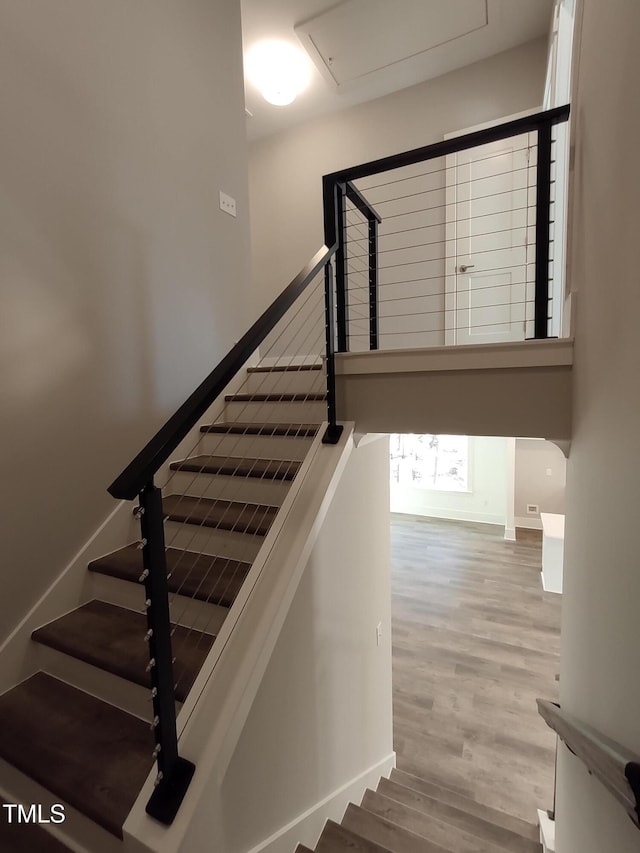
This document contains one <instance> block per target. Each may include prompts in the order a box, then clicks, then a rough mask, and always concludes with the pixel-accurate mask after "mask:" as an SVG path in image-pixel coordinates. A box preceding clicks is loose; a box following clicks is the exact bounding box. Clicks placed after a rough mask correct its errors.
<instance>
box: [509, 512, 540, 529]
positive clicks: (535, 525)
mask: <svg viewBox="0 0 640 853" xmlns="http://www.w3.org/2000/svg"><path fill="white" fill-rule="evenodd" d="M515 523H516V527H525V528H527V529H528V530H542V522H541V521H540V518H539V517H537V516H535V515H519V516H517V517H516V519H515Z"/></svg>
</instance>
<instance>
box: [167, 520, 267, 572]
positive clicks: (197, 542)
mask: <svg viewBox="0 0 640 853" xmlns="http://www.w3.org/2000/svg"><path fill="white" fill-rule="evenodd" d="M164 536H165V542H166V544H167V546H170V547H171V548H186V549H187V550H189V551H195V552H196V553H197V554H200V553H202V554H212V555H214V556H219V557H230V558H231V559H232V560H244V561H245V562H247V563H252V562H253V561H254V560H255V558H256V555H257V553H258V551H259V550H260V548H261V546H262V542H263V540H264V537H263V536H253V535H251V534H249V533H235V532H234V531H231V530H216V529H215V528H211V527H200V526H198V525H195V524H183V523H182V522H178V521H167V522H165V527H164Z"/></svg>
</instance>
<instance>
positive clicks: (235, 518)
mask: <svg viewBox="0 0 640 853" xmlns="http://www.w3.org/2000/svg"><path fill="white" fill-rule="evenodd" d="M162 506H163V511H164V514H165V516H166V517H168V518H169V519H170V520H171V521H183V522H185V523H186V524H197V525H199V526H201V527H215V528H217V529H218V530H233V531H235V532H236V533H251V534H255V535H258V536H266V535H267V533H268V531H269V528H270V527H271V525H272V524H273V521H274V519H275V517H276V514H277V512H278V507H276V506H268V505H267V504H252V503H241V502H240V501H225V500H220V499H216V498H198V497H196V496H195V495H166V496H165V497H164V498H163V501H162Z"/></svg>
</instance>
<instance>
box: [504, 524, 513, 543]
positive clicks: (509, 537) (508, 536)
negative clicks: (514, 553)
mask: <svg viewBox="0 0 640 853" xmlns="http://www.w3.org/2000/svg"><path fill="white" fill-rule="evenodd" d="M504 538H505V542H515V541H516V529H515V527H505V529H504Z"/></svg>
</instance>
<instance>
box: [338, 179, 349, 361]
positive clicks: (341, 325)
mask: <svg viewBox="0 0 640 853" xmlns="http://www.w3.org/2000/svg"><path fill="white" fill-rule="evenodd" d="M346 198H347V196H346V190H345V186H344V184H336V192H335V199H336V231H337V238H338V250H337V251H336V314H337V323H338V352H348V351H349V283H348V271H347V215H346V213H347V212H346Z"/></svg>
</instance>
